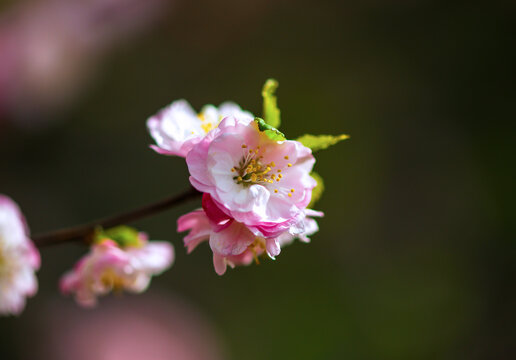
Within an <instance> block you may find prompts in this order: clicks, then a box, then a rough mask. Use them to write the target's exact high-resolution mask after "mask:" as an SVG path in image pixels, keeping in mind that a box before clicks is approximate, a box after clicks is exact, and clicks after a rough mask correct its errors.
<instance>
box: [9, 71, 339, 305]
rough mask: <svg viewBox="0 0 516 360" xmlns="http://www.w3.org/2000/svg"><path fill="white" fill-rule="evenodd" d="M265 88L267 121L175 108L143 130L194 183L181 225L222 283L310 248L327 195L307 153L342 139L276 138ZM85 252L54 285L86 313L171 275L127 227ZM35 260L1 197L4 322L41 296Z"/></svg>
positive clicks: (170, 252) (154, 248) (163, 258)
mask: <svg viewBox="0 0 516 360" xmlns="http://www.w3.org/2000/svg"><path fill="white" fill-rule="evenodd" d="M276 87H277V83H276V82H275V81H274V80H268V81H267V82H266V84H265V86H264V89H263V92H262V95H263V99H264V114H263V117H264V118H263V119H261V118H257V117H254V116H253V115H252V114H251V113H250V112H248V111H244V110H242V109H241V108H240V107H239V106H238V105H236V104H234V103H230V102H226V103H223V104H222V105H220V106H219V107H218V108H217V107H215V106H212V105H208V106H205V107H204V108H203V110H202V111H201V113H199V114H197V113H195V111H194V110H193V109H192V108H191V106H190V105H189V104H188V103H187V102H186V101H185V100H179V101H175V102H173V103H172V104H171V105H169V106H168V107H166V108H164V109H163V110H161V111H160V112H159V113H158V114H156V115H155V116H153V117H151V118H150V119H148V121H147V127H148V130H149V132H150V134H151V136H152V137H153V138H154V140H155V142H156V145H152V146H151V147H152V148H153V149H154V150H155V151H156V152H158V153H159V154H163V155H174V156H180V157H183V158H185V159H186V163H187V166H188V170H189V173H190V183H191V184H192V186H193V187H194V188H195V189H196V190H197V191H199V192H200V193H202V207H201V208H199V209H196V210H194V211H192V212H190V213H188V214H185V215H183V216H181V217H180V218H179V219H178V221H177V227H178V231H179V232H185V231H188V234H187V235H186V236H185V237H184V245H185V246H186V248H187V252H188V253H190V252H191V251H193V250H194V249H195V248H196V247H197V246H198V245H199V244H200V243H202V242H205V241H207V242H208V243H209V246H210V248H211V249H212V251H213V265H214V268H215V271H216V273H217V274H219V275H223V274H224V273H225V272H226V270H227V266H228V265H229V266H230V267H235V266H238V265H248V264H250V263H252V262H253V261H255V262H257V263H258V262H259V258H260V257H261V256H264V255H268V257H269V258H271V259H275V257H276V256H278V255H279V254H280V251H281V249H282V248H283V247H284V246H285V245H288V244H290V243H292V242H293V241H294V240H295V239H296V238H297V239H300V240H301V241H302V242H309V241H310V240H309V238H308V237H309V236H311V235H313V234H314V233H316V232H317V231H318V225H317V222H316V220H315V219H314V218H317V217H321V216H323V213H322V212H320V211H315V210H312V209H311V207H312V205H313V203H314V202H315V201H316V200H317V199H318V197H320V195H321V193H322V189H323V184H322V179H321V178H320V176H318V175H317V174H315V173H313V172H312V169H313V166H314V164H315V158H314V156H313V152H314V151H317V150H321V149H325V148H327V147H328V146H330V145H334V144H336V143H337V142H339V141H341V140H343V139H345V138H347V136H345V135H341V136H331V135H320V136H314V135H304V136H302V137H300V138H298V139H297V140H287V139H286V138H285V136H284V135H283V134H282V133H281V132H280V131H279V130H277V128H278V127H279V125H280V116H279V115H280V112H279V109H278V108H277V106H276V97H275V96H274V91H275V89H276ZM87 240H88V242H89V243H90V249H89V252H88V253H87V254H86V255H85V256H84V257H83V258H81V259H80V260H79V261H78V262H77V263H76V265H75V266H74V268H73V269H72V270H71V271H69V272H68V273H66V274H65V275H64V276H63V277H62V278H61V281H60V289H61V291H62V292H63V293H64V294H71V295H74V296H75V299H76V301H77V302H78V303H79V304H80V305H82V306H85V307H91V306H94V305H95V304H96V303H97V298H98V297H99V296H102V295H106V294H108V293H110V292H120V291H129V292H135V293H139V292H142V291H144V290H145V289H146V288H147V287H148V286H149V283H150V280H151V277H152V276H153V275H158V274H160V273H162V272H163V271H165V270H166V269H168V268H169V267H170V266H171V265H172V263H173V261H174V249H173V247H172V245H171V244H169V243H168V242H159V241H148V237H147V235H146V234H145V233H142V232H138V231H137V230H135V229H133V228H130V227H127V226H118V227H115V228H111V229H106V230H104V229H102V228H97V229H95V230H94V231H93V229H92V232H91V233H90V236H88V238H87ZM39 263H40V259H39V253H38V252H37V250H36V248H35V246H34V245H33V243H32V241H31V240H30V239H29V237H28V228H27V226H26V223H25V220H24V218H23V216H22V215H21V213H20V211H19V209H18V207H17V206H16V204H15V203H14V202H13V201H12V200H10V199H9V198H7V197H4V196H0V313H4V314H18V313H19V312H20V311H21V310H22V309H23V307H24V305H25V299H26V297H28V296H32V295H34V294H35V292H36V291H37V280H36V277H35V274H34V272H35V271H36V270H37V269H38V267H39Z"/></svg>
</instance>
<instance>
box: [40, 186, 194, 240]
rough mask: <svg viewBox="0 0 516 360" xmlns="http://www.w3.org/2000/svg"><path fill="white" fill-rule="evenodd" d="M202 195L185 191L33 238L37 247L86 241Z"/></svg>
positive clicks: (192, 190)
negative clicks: (97, 233) (99, 231)
mask: <svg viewBox="0 0 516 360" xmlns="http://www.w3.org/2000/svg"><path fill="white" fill-rule="evenodd" d="M200 195H201V193H200V192H198V191H197V190H195V189H193V188H191V189H190V190H188V191H185V192H184V193H182V194H180V195H176V196H173V197H170V198H167V199H164V200H160V201H158V202H155V203H152V204H149V205H146V206H143V207H140V208H138V209H135V210H132V211H128V212H125V213H122V214H117V215H113V216H110V217H106V218H104V219H99V220H96V221H92V222H90V223H87V224H83V225H78V226H74V227H71V228H66V229H60V230H56V231H52V232H49V233H46V234H41V235H36V236H33V237H32V240H33V241H34V243H35V244H36V246H37V247H43V246H48V245H54V244H59V243H63V242H67V241H72V240H80V239H86V238H87V237H88V236H89V235H91V234H92V233H93V232H94V231H95V229H96V228H97V227H103V228H110V227H113V226H117V225H123V224H128V223H131V222H133V221H136V220H139V219H142V218H144V217H147V216H150V215H153V214H156V213H159V212H161V211H164V210H167V209H169V208H171V207H173V206H175V205H179V204H181V203H183V202H185V201H187V200H190V199H193V198H195V197H198V196H200Z"/></svg>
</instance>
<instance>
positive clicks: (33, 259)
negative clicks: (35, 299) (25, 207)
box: [0, 195, 40, 315]
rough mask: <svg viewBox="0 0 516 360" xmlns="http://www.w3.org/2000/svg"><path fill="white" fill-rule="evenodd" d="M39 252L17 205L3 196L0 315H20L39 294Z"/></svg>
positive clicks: (0, 211)
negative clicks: (27, 302)
mask: <svg viewBox="0 0 516 360" xmlns="http://www.w3.org/2000/svg"><path fill="white" fill-rule="evenodd" d="M39 266H40V256H39V252H38V250H37V249H36V247H35V246H34V244H33V243H32V241H31V240H30V238H29V229H28V227H27V224H26V222H25V218H24V217H23V214H22V213H21V211H20V209H19V208H18V206H17V205H16V204H15V203H14V201H12V200H11V199H10V198H8V197H7V196H3V195H0V314H6V315H8V314H13V315H16V314H20V313H21V312H22V311H23V309H24V308H25V302H26V298H27V297H30V296H34V295H35V294H36V292H37V291H38V280H37V278H36V275H35V271H36V270H37V269H39Z"/></svg>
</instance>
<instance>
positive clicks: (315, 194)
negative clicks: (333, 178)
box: [308, 172, 324, 208]
mask: <svg viewBox="0 0 516 360" xmlns="http://www.w3.org/2000/svg"><path fill="white" fill-rule="evenodd" d="M310 175H311V176H312V177H313V178H314V179H315V181H317V185H316V186H315V187H314V188H313V189H312V199H311V200H310V203H309V204H308V207H309V208H313V205H314V204H315V203H316V202H317V201H318V200H319V199H320V198H321V196H322V194H323V192H324V181H323V178H322V177H321V175H319V174H318V173H316V172H312V173H311V174H310Z"/></svg>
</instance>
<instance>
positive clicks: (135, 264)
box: [60, 233, 174, 307]
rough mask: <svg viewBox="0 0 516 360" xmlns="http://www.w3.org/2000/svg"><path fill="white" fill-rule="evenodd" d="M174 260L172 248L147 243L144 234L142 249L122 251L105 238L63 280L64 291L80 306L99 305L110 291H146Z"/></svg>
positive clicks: (125, 248)
mask: <svg viewBox="0 0 516 360" xmlns="http://www.w3.org/2000/svg"><path fill="white" fill-rule="evenodd" d="M173 260H174V249H173V247H172V245H170V244H169V243H167V242H158V241H152V242H147V239H146V236H145V235H144V234H142V233H140V244H139V246H127V247H124V248H122V247H120V246H119V245H118V244H117V243H116V242H115V241H113V240H110V239H104V240H102V241H100V242H98V243H96V244H94V245H93V246H92V248H91V250H90V253H88V254H87V255H85V256H84V257H83V258H82V259H81V260H79V262H77V264H76V265H75V267H74V268H73V270H72V271H70V272H68V273H66V274H65V275H64V276H63V277H62V278H61V281H60V288H61V292H63V293H64V294H71V293H73V294H75V299H76V301H77V302H78V303H79V304H80V305H82V306H85V307H91V306H94V305H96V303H97V296H100V295H106V294H107V293H109V292H111V291H115V292H117V291H122V290H126V291H130V292H133V293H140V292H143V291H145V290H146V289H147V287H148V286H149V283H150V280H151V276H152V275H158V274H161V273H162V272H163V271H164V270H166V269H167V268H169V267H170V266H171V265H172V262H173Z"/></svg>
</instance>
